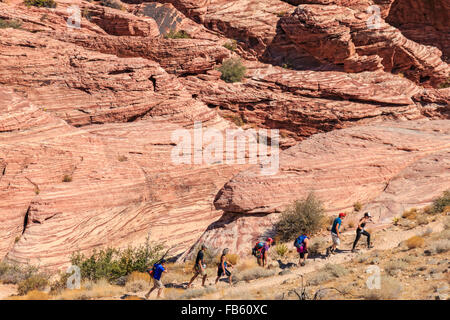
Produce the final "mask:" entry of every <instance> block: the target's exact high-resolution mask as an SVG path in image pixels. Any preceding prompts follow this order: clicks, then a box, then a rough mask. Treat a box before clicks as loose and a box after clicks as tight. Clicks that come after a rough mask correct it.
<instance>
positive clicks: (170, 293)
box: [163, 288, 185, 300]
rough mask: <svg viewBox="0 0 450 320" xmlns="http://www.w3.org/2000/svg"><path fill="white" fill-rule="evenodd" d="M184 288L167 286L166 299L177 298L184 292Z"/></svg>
mask: <svg viewBox="0 0 450 320" xmlns="http://www.w3.org/2000/svg"><path fill="white" fill-rule="evenodd" d="M184 291H185V290H184V289H181V288H166V289H164V291H163V297H164V299H166V300H177V299H179V297H180V296H181V295H182V294H183V293H184Z"/></svg>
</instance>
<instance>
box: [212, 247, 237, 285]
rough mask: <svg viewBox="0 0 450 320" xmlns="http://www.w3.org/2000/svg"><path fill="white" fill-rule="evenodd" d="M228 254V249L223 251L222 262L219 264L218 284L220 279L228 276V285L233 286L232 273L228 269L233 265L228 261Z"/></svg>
mask: <svg viewBox="0 0 450 320" xmlns="http://www.w3.org/2000/svg"><path fill="white" fill-rule="evenodd" d="M227 254H228V248H225V249H223V252H222V256H221V257H220V262H219V263H218V264H217V267H218V268H217V278H216V284H217V282H218V281H219V279H220V277H221V276H223V275H226V276H227V277H228V283H229V284H230V286H231V285H232V279H231V272H230V271H229V270H228V269H227V267H232V266H233V265H232V264H231V263H230V262H229V261H227V258H226V255H227Z"/></svg>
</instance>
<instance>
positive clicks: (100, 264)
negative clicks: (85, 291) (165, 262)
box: [71, 239, 164, 281]
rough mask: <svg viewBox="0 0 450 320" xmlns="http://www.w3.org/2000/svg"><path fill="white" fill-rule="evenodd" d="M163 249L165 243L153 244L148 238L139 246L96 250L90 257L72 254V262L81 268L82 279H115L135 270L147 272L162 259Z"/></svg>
mask: <svg viewBox="0 0 450 320" xmlns="http://www.w3.org/2000/svg"><path fill="white" fill-rule="evenodd" d="M163 249H164V246H163V245H161V244H154V245H151V244H150V243H149V240H148V239H147V240H146V242H145V244H144V245H141V246H138V247H134V248H133V247H128V248H127V249H124V250H120V249H115V248H106V249H102V250H99V251H97V250H94V251H93V252H92V254H91V255H90V256H88V257H87V256H85V255H84V254H81V253H79V252H77V253H74V254H73V255H72V258H71V262H72V265H75V266H78V267H79V268H80V271H81V278H82V279H89V280H94V281H96V280H99V279H102V278H103V279H107V280H108V281H113V280H117V279H118V278H120V277H122V276H126V275H128V274H130V273H132V272H133V271H139V272H145V271H146V270H147V268H148V267H149V266H152V265H153V264H154V263H155V262H157V261H158V260H159V259H161V257H162V256H163V252H162V251H163Z"/></svg>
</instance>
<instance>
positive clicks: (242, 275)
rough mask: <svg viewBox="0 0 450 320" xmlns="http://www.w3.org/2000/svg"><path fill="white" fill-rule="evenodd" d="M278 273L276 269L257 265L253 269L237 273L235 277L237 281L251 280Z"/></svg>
mask: <svg viewBox="0 0 450 320" xmlns="http://www.w3.org/2000/svg"><path fill="white" fill-rule="evenodd" d="M275 273H276V270H273V269H265V268H262V267H259V266H258V267H256V268H252V269H246V270H243V271H241V272H238V273H236V274H235V276H234V279H235V281H236V282H239V281H246V282H247V281H251V280H255V279H260V278H267V277H271V276H273V275H274V274H275Z"/></svg>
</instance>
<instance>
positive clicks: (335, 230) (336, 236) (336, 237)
mask: <svg viewBox="0 0 450 320" xmlns="http://www.w3.org/2000/svg"><path fill="white" fill-rule="evenodd" d="M345 216H346V214H345V213H343V212H341V213H339V217H338V218H336V219H334V221H333V225H332V227H331V239H332V241H333V244H332V245H331V247H329V248H327V256H328V255H329V254H330V253H332V254H335V250H336V247H337V246H338V245H340V244H341V241H340V236H341V234H340V232H339V228H340V227H341V224H342V219H344V218H345Z"/></svg>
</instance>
